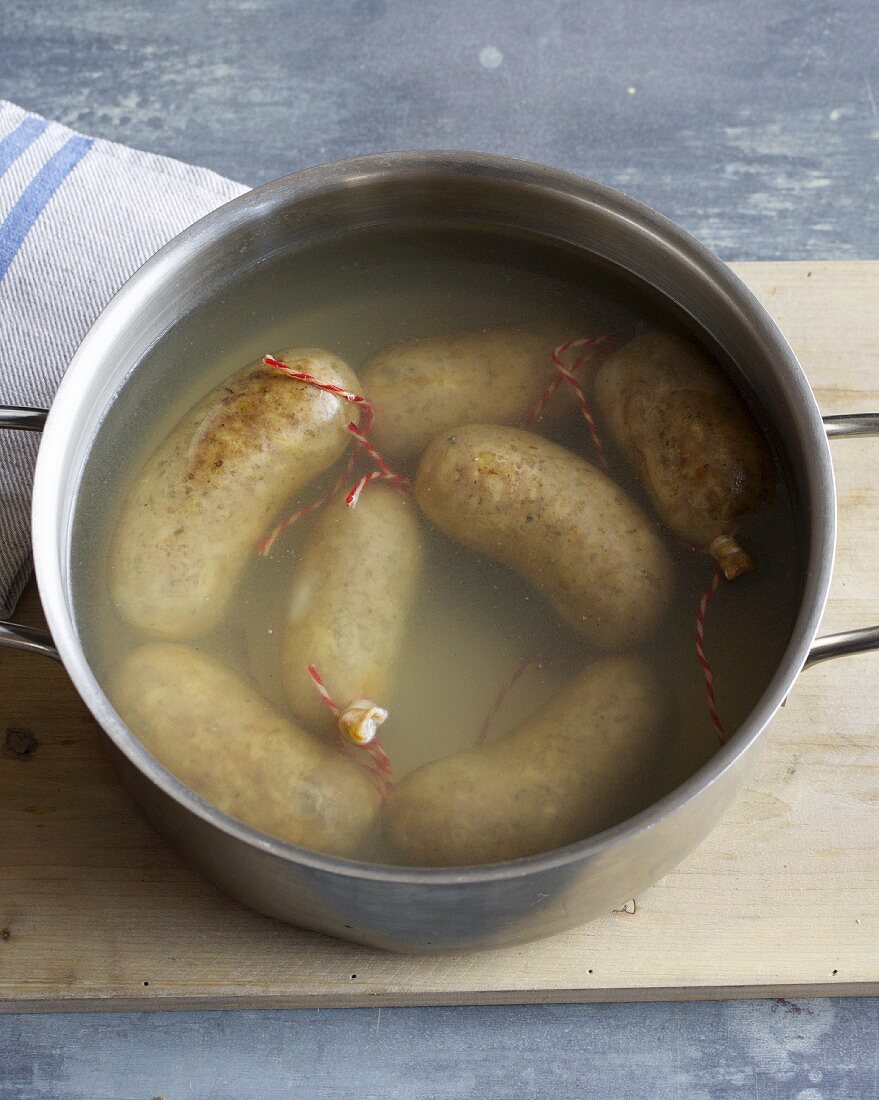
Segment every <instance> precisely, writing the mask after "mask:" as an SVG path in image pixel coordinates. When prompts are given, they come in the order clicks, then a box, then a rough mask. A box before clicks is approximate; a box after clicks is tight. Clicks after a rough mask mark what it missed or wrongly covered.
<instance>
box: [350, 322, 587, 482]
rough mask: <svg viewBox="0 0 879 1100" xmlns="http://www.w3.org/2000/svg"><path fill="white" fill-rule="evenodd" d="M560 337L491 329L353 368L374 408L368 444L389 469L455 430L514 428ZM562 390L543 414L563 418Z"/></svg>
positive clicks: (393, 352) (404, 349)
mask: <svg viewBox="0 0 879 1100" xmlns="http://www.w3.org/2000/svg"><path fill="white" fill-rule="evenodd" d="M564 338H565V337H564V336H563V335H561V334H559V333H558V332H556V331H554V330H551V329H549V328H546V329H543V328H535V329H530V328H510V329H491V330H489V331H488V332H471V333H465V334H464V335H461V336H437V337H432V338H429V339H425V340H409V341H407V342H406V343H403V344H398V345H396V346H395V347H392V348H387V349H385V350H384V351H380V352H378V353H377V354H376V355H373V356H372V357H371V358H369V359H367V361H366V362H365V363H364V364H363V365H362V367H361V368H360V372H359V373H360V378H361V381H362V383H363V386H364V392H365V393H366V396H367V397H368V398H369V399H370V401H372V403H373V405H374V406H375V412H376V419H375V427H374V429H373V440H374V442H375V444H376V446H377V447H378V449H379V451H380V452H381V453H382V454H384V455H385V456H386V457H387V458H389V459H392V460H394V461H396V462H407V461H410V460H417V459H418V458H419V456H420V455H421V453H422V452H423V451H424V449H425V447H427V445H428V443H430V441H431V440H432V439H434V438H435V436H437V435H439V433H440V432H443V431H446V430H447V429H449V428H454V427H457V426H458V425H459V424H470V423H480V424H518V423H520V422H521V421H522V419H523V418H524V417H525V416H526V415H527V414H528V413H529V412H530V411H531V410H532V409H533V408H534V407H535V405H536V403H537V401H538V400H539V399H540V396H541V394H542V393H543V392H544V390H545V389H546V387H547V385H548V384H549V383H550V382H551V381H552V379H553V377H554V376H555V368H554V367H553V365H552V352H553V349H554V348H555V347H556V346H557V345H558V344H559V343H560V342H561V341H562V340H563V339H564ZM572 409H573V404H572V399H571V397H570V394H569V393H568V392H567V387H563V389H562V390H561V392H559V393H557V394H556V395H555V396H554V398H553V400H552V402H551V403H550V404H549V405H548V406H547V415H548V416H549V417H551V418H553V419H556V418H558V416H560V415H565V414H567V413H570V411H571V410H572Z"/></svg>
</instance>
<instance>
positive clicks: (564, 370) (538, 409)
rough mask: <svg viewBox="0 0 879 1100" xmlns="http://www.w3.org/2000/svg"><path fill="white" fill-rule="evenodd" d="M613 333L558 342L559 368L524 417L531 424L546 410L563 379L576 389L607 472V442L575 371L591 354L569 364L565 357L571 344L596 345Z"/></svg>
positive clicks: (556, 360) (555, 361)
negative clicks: (605, 449)
mask: <svg viewBox="0 0 879 1100" xmlns="http://www.w3.org/2000/svg"><path fill="white" fill-rule="evenodd" d="M612 339H613V337H612V336H611V335H609V334H608V333H604V334H602V335H601V336H589V337H585V338H583V339H575V340H566V341H565V343H564V344H559V346H558V347H557V348H554V349H553V352H552V364H553V366H554V367H555V369H556V375H555V377H554V378H553V379H552V381H551V382H550V383H549V385H548V386H547V387H546V389H545V390H544V391H543V393H542V394H541V395H540V397H539V398H538V400H537V403H536V405H535V406H534V408H533V409H532V410H531V412H529V413H528V415H527V416H526V417H525V419H524V420H523V421H522V425H523V427H526V428H527V427H529V426H530V425H531V424H533V423H534V421H535V420H536V419H537V418H538V417H539V416H540V414H541V413H542V412H543V410H544V409H545V408H546V406H547V404H548V403H549V400H550V398H551V397H552V395H553V394H554V393H555V392H556V390H557V389H558V388H559V386H561V385H562V383H563V382H567V384H568V385H569V386H570V387H571V389H572V390H573V391H574V395H575V397H576V398H577V404H578V405H579V407H580V413H581V414H582V416H583V419H584V420H585V421H586V426H587V427H588V428H589V434H590V436H591V437H592V446H593V447H594V448H595V454H596V456H597V458H598V461H599V463H600V465H601V468H602V469H603V470H604V472H605V473H607V470H608V465H607V455H606V454H605V451H604V444H603V443H602V442H601V436H600V435H599V432H598V428H597V427H596V424H595V418H594V417H593V415H592V409H591V408H590V406H589V402H588V401H587V400H586V394H585V393H584V392H583V387H582V386H581V385H580V382H579V381H578V379H577V378H576V376H575V374H574V372H575V371H576V370H578V369H579V368H580V367H581V366H582V365H583V364H584V363H585V362H587V361H588V360H589V359H591V358H592V356H591V355H581V356H579V357H578V358H577V359H575V360H574V362H573V363H572V364H571V365H570V366H568V365H567V364H566V363H565V361H564V359H563V358H562V356H563V355H565V354H566V353H567V352H569V351H570V350H571V349H572V348H596V347H598V346H599V345H600V344H605V343H608V342H609V341H611V340H612Z"/></svg>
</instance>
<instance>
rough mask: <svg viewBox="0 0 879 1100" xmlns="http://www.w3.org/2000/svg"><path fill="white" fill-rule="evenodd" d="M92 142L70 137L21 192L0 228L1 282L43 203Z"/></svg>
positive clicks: (43, 206) (89, 139) (42, 207)
mask: <svg viewBox="0 0 879 1100" xmlns="http://www.w3.org/2000/svg"><path fill="white" fill-rule="evenodd" d="M92 141H93V139H92V138H85V137H80V136H79V135H78V134H77V135H76V136H75V137H72V138H70V139H69V140H68V141H67V142H66V143H65V144H64V145H62V146H61V148H60V149H59V150H58V152H57V153H56V154H55V155H54V156H53V157H52V158H51V159H50V160H48V161H47V162H46V163H45V165H43V167H42V168H41V169H40V171H39V172H38V173H37V174H36V175H35V176H34V178H33V179H32V180H31V182H30V183H29V184H28V185H27V187H25V189H24V191H22V193H21V197H20V198H19V200H18V202H17V203H16V204H15V206H13V208H12V209H11V210H10V211H9V213H8V214H7V216H6V220H5V221H4V222H3V224H2V225H0V279H2V278H3V276H4V275H5V274H6V272H7V271H8V270H9V265H10V264H11V263H12V261H13V260H14V259H15V256H16V253H17V252H18V250H19V248H21V243H22V241H23V240H24V239H25V237H26V236H27V235H28V232H29V231H30V229H31V226H33V224H34V222H35V221H36V220H37V218H38V217H39V216H40V214H42V212H43V210H44V209H45V206H46V203H47V202H48V201H49V199H51V197H52V196H53V195H54V194H55V192H56V191H57V190H58V188H59V187H60V186H61V184H62V183H63V182H64V180H65V179H66V178H67V177H68V176H69V175H70V173H71V172H72V171H73V169H74V168H75V167H76V166H77V164H79V162H80V161H81V160H82V158H83V157H84V156H85V155H86V153H87V152H88V151H89V149H91V147H92Z"/></svg>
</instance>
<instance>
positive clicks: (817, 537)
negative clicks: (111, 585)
mask: <svg viewBox="0 0 879 1100" xmlns="http://www.w3.org/2000/svg"><path fill="white" fill-rule="evenodd" d="M425 174H428V175H432V176H433V177H434V178H435V179H437V180H440V179H444V178H445V179H450V178H452V177H459V178H460V177H462V176H464V177H468V178H470V179H475V180H478V179H480V178H482V179H485V180H486V182H492V183H494V184H498V183H501V184H502V183H503V182H504V181H506V182H508V183H518V184H522V185H525V184H527V185H531V186H537V187H540V188H543V189H544V190H549V191H550V192H552V191H555V192H560V193H563V194H565V195H567V196H568V197H573V198H576V199H579V200H581V201H585V202H588V203H592V204H599V205H601V206H602V207H604V208H608V209H610V210H612V211H613V212H614V213H615V214H617V215H618V216H621V217H622V218H624V219H625V220H626V221H628V222H630V223H632V224H633V225H634V226H636V227H637V228H638V229H639V230H640V231H641V232H644V233H651V234H655V235H657V236H659V237H660V238H662V239H663V240H664V241H666V242H668V243H670V244H672V245H673V246H674V248H675V249H676V250H677V251H678V252H679V253H681V254H682V255H683V257H684V258H685V259H686V260H687V261H688V262H689V263H690V264H695V265H696V266H698V267H699V268H701V269H702V271H703V272H705V273H707V274H708V275H709V276H710V277H711V280H712V282H713V284H714V285H715V286H716V287H717V288H718V289H719V290H721V291H722V292H723V293H725V294H726V295H727V297H728V298H729V299H730V300H731V301H732V302H733V303H734V304H735V305H736V307H737V308H738V309H739V310H740V311H742V312H744V313H745V314H746V315H747V316H748V319H749V322H750V323H751V324H752V326H753V327H754V328H755V329H756V330H757V331H758V332H759V334H760V337H761V339H762V341H763V343H764V345H765V346H766V349H767V352H766V355H767V359H771V360H772V361H773V363H774V364H775V365H776V366H780V367H782V368H783V369H784V370H785V371H786V372H787V374H788V380H789V381H790V382H791V383H792V384H793V386H794V389H795V390H796V398H797V403H798V410H797V411H798V413H799V414H800V416H801V417H802V418H804V420H806V421H807V422H808V423H807V428H808V431H809V434H810V436H811V437H812V438H811V441H810V442H811V445H810V446H809V447H807V448H806V449H805V455H806V463H807V469H806V470H805V472H804V479H805V480H806V482H807V484H808V486H809V496H810V499H811V500H812V502H813V508H812V518H811V529H810V538H809V543H810V545H809V548H808V559H807V566H806V570H805V577H806V584H805V586H804V591H803V595H802V597H801V603H800V609H799V613H798V615H797V619H796V622H795V624H794V627H793V630H792V632H791V637H790V639H789V642H788V645H787V647H786V649H785V652H784V654H783V656H782V658H781V660H780V661H779V664H778V667H777V668H776V671H775V675H774V676H773V678H772V680H771V681H770V683H769V684H768V686H767V687H766V689H765V691H764V692H763V694H762V696H761V697H760V699H759V700H758V701H757V703H756V704H755V706H754V707H753V708H752V710H751V712H750V713H749V714H748V716H747V718H746V719H745V721H744V722H743V723H742V724H741V725H740V726H739V727H738V728H737V730H736V731H735V733H734V734H732V736H731V737H730V738H729V740H728V741H727V743H726V744H725V745H724V746H722V747H721V748H720V749H719V750H718V751H717V752H716V753H715V754H714V755H713V756H712V757H711V758H710V759H709V760H708V761H707V762H706V763H705V764H703V765H702V767H700V768H699V769H698V770H697V771H696V772H694V773H693V774H692V775H691V776H689V777H688V778H687V779H686V780H684V782H683V783H681V784H679V785H678V786H677V787H675V788H674V789H673V790H672V791H670V792H669V793H668V794H666V795H664V796H663V797H662V798H661V799H659V800H657V801H656V802H654V803H652V804H651V805H650V806H648V807H647V808H645V809H644V810H642V811H641V812H639V813H638V814H636V815H634V816H632V817H630V818H627V819H626V820H625V821H622V822H620V823H619V824H617V825H615V826H613V827H612V828H610V829H607V830H605V831H604V832H601V833H597V834H595V835H594V836H591V837H588V838H587V839H585V840H581V841H577V842H576V843H574V844H569V845H566V846H564V847H561V848H556V849H552V850H551V851H549V852H544V853H541V854H539V855H535V856H527V857H523V858H520V859H516V860H510V861H507V862H504V863H496V864H482V865H474V866H468V867H456V868H419V867H406V866H397V865H395V864H383V863H365V862H360V861H357V860H353V859H347V858H344V857H341V856H333V855H327V854H323V853H320V852H315V851H312V850H311V849H308V848H304V847H298V846H297V845H294V844H291V843H288V842H286V841H283V840H279V839H276V838H274V837H271V836H268V835H267V834H264V833H261V832H259V831H258V830H257V829H254V828H251V827H250V826H249V825H245V824H244V823H243V822H241V821H238V820H237V819H236V818H233V817H231V816H230V815H228V814H226V813H224V812H223V811H222V810H219V809H217V808H216V807H215V806H213V805H212V804H211V803H209V802H207V801H206V800H205V799H203V798H202V797H201V796H200V795H198V794H197V793H196V792H195V791H193V790H192V789H191V788H190V787H188V786H186V784H184V783H183V782H182V781H180V780H179V779H177V778H176V777H175V776H174V775H173V774H172V773H171V772H169V771H168V770H167V769H166V768H165V767H164V766H163V765H161V764H160V763H159V762H158V761H157V760H156V759H155V758H154V757H153V756H152V755H151V754H150V753H149V751H148V750H147V749H146V748H145V747H144V746H143V745H142V744H141V742H140V741H139V740H138V739H137V737H136V736H135V735H134V734H133V733H132V732H131V731H130V730H129V729H128V727H127V726H126V725H125V723H124V722H123V721H122V719H121V717H120V716H119V715H118V714H117V713H116V711H115V709H114V708H113V706H112V704H111V703H110V701H109V699H108V698H107V696H106V695H105V693H104V691H103V689H102V688H101V686H100V684H99V683H98V681H97V678H96V677H95V675H94V674H93V672H92V670H91V667H90V664H89V662H88V660H87V659H86V657H85V653H84V651H83V648H82V645H81V643H80V640H79V637H78V632H77V629H76V625H75V621H74V616H73V608H72V599H71V596H70V593H69V591H68V585H67V576H66V573H67V570H66V567H65V560H64V558H63V556H62V554H61V553H60V551H59V547H63V548H64V549H65V552H66V553H67V554H68V555H69V547H70V539H69V532H63V531H62V530H61V518H60V517H61V510H60V509H59V507H58V506H57V505H58V503H59V500H58V497H59V491H60V485H61V469H62V459H63V454H64V447H65V441H66V439H67V437H68V433H69V432H70V431H71V430H72V425H73V421H74V419H75V415H74V414H75V411H76V408H77V406H78V403H79V402H78V399H77V395H78V392H79V393H83V392H85V386H84V382H85V380H86V379H87V378H90V377H91V376H92V374H94V373H95V372H97V371H99V370H100V369H101V363H102V350H106V348H107V345H108V342H109V337H110V335H111V333H112V334H114V335H116V334H118V332H119V330H120V327H121V328H124V327H125V325H126V324H128V323H130V321H131V320H132V319H133V318H135V317H136V316H137V313H138V309H139V303H141V302H142V301H143V300H144V297H145V295H146V294H148V293H149V289H150V287H151V286H154V285H156V284H163V283H164V282H165V281H166V280H168V279H170V278H173V274H174V271H175V268H177V267H179V266H181V265H182V264H183V263H184V262H186V261H188V259H189V258H190V256H191V254H192V253H194V252H197V251H198V249H199V248H200V247H204V246H206V245H207V244H208V243H209V242H211V241H214V240H215V239H216V238H217V237H218V236H223V235H225V234H226V233H229V232H232V231H233V230H234V229H235V228H236V227H240V226H241V225H245V224H248V223H251V222H253V221H254V220H258V219H259V218H260V217H261V216H262V215H263V214H265V213H268V212H269V211H271V210H274V209H275V208H276V207H278V206H280V205H286V204H289V203H290V202H292V201H299V200H301V199H303V198H304V197H305V196H309V197H312V198H313V197H314V196H315V195H319V194H320V193H329V192H331V191H334V190H336V189H338V188H341V187H345V186H346V185H351V184H353V183H356V182H361V181H364V180H374V181H376V182H378V181H380V180H381V179H383V178H387V177H389V176H394V177H401V176H402V177H404V178H405V177H407V176H411V177H415V176H420V177H424V176H425ZM135 369H138V368H137V367H135ZM113 399H115V394H114V396H113V398H111V400H113ZM86 461H88V460H86ZM32 530H33V547H34V566H35V571H36V576H37V583H38V587H39V591H40V597H41V600H42V604H43V609H44V611H45V615H46V620H47V623H48V626H49V629H50V631H51V634H52V637H53V639H54V643H55V646H56V647H57V650H58V653H59V655H60V657H61V660H62V662H63V664H64V667H65V669H66V670H67V673H68V674H69V676H70V677H71V679H72V681H73V683H74V685H75V687H76V689H77V691H78V693H79V695H80V696H81V698H82V699H83V700H84V702H85V703H86V705H87V706H88V708H89V710H90V711H91V712H92V714H93V715H94V717H95V719H96V720H97V721H98V723H99V724H100V725H101V727H102V728H103V730H104V732H105V733H106V734H107V735H108V736H109V737H110V738H111V740H112V741H113V742H114V744H115V745H116V747H117V748H118V749H119V750H120V751H121V752H122V753H123V754H124V756H125V757H127V759H128V760H129V761H130V762H131V763H132V764H133V765H134V766H135V767H136V768H137V769H138V770H139V771H140V772H142V773H144V774H145V775H146V776H147V778H149V779H150V780H151V781H152V782H154V783H155V784H156V785H157V786H158V787H159V788H160V789H161V790H163V791H164V792H165V793H166V794H167V795H169V796H170V797H171V798H173V799H174V800H175V801H176V802H178V803H179V804H181V805H182V806H183V807H184V808H185V809H188V810H190V811H191V812H192V813H194V814H196V815H197V816H199V817H200V818H202V819H203V820H205V821H206V822H207V823H208V824H211V825H213V826H215V827H217V828H219V829H221V830H222V831H224V832H226V833H228V834H231V835H232V836H234V837H236V838H237V839H238V840H240V841H242V842H244V843H245V844H247V845H250V846H253V847H255V848H259V849H262V850H263V851H265V852H267V853H270V854H271V855H274V856H275V857H277V858H278V859H280V860H283V861H290V862H292V863H295V864H299V865H302V866H305V867H308V868H311V869H313V870H315V871H322V872H325V873H330V874H333V875H339V876H341V877H348V878H351V879H361V880H362V879H367V880H371V881H378V882H388V883H396V884H405V885H410V884H411V885H418V886H421V887H430V886H437V887H439V886H446V885H449V884H456V885H457V884H461V883H468V882H470V883H473V884H474V885H475V884H478V883H485V882H491V881H499V880H505V879H513V878H519V877H521V876H524V875H528V874H532V873H540V872H541V871H544V870H549V869H556V868H559V867H562V866H565V865H567V864H576V863H578V862H580V861H582V860H585V859H588V858H592V857H595V856H596V855H598V854H600V853H603V852H607V851H608V850H610V849H612V848H614V847H615V846H616V845H617V844H618V843H620V842H622V841H625V840H627V839H628V838H630V837H634V836H636V835H637V834H640V833H643V832H646V831H648V830H650V829H652V828H654V827H655V826H657V825H658V824H659V823H661V822H662V821H664V820H665V819H666V818H668V817H669V816H670V815H671V814H673V813H676V812H678V811H679V810H681V809H682V808H683V807H685V806H686V805H687V804H688V803H689V802H690V801H691V800H692V799H694V798H695V797H696V796H697V795H699V794H701V793H702V792H703V791H706V790H708V789H710V788H711V787H712V786H713V785H714V784H715V783H716V782H717V781H718V780H719V779H720V778H721V776H722V775H724V774H725V773H726V772H727V771H728V770H730V769H732V768H735V767H736V764H737V762H738V761H739V759H740V757H742V755H743V754H744V753H745V752H746V751H747V750H748V748H749V747H750V746H751V744H752V743H753V742H754V741H756V740H757V739H758V738H759V737H760V736H761V734H762V733H763V731H764V729H765V727H766V726H767V724H768V723H769V721H770V720H771V719H772V717H773V716H774V714H775V712H776V711H777V710H778V708H779V707H780V706H781V704H782V702H783V701H784V699H785V698H786V696H787V694H788V692H789V691H790V688H791V686H792V684H793V683H794V681H795V679H796V677H797V676H798V674H799V672H800V670H801V668H802V666H803V665H804V663H805V661H806V658H807V656H808V652H809V648H810V646H811V644H812V642H813V640H814V638H815V635H816V633H817V631H818V626H819V623H820V619H821V616H822V613H823V611H824V605H825V603H826V600H827V593H828V590H829V587H830V579H831V575H832V571H833V558H834V552H835V543H836V494H835V486H834V479H833V468H832V464H831V458H830V448H829V445H828V441H827V437H826V435H825V432H824V428H823V424H822V420H821V415H820V412H819V410H818V405H817V402H816V400H815V396H814V394H813V392H812V389H811V387H810V385H809V383H808V381H807V379H806V376H805V374H804V373H803V370H802V368H801V367H800V364H799V362H798V360H797V358H796V356H795V354H794V352H793V350H792V349H791V347H790V345H789V344H788V343H787V341H786V340H785V338H784V336H783V335H782V333H781V332H780V330H779V328H778V326H777V325H776V324H775V322H774V321H773V320H772V318H771V317H770V316H769V314H768V313H767V311H766V310H765V309H764V307H763V306H762V305H761V303H760V302H759V301H758V299H757V298H756V297H755V295H754V294H753V293H752V292H751V291H750V290H749V289H748V288H747V287H746V286H745V285H744V283H742V281H741V280H740V279H739V278H738V276H736V275H735V274H734V273H733V272H732V271H731V270H730V269H729V268H728V267H727V266H726V264H725V263H723V261H721V260H720V259H719V257H717V256H716V255H715V254H714V253H713V252H711V251H710V250H709V249H707V248H706V247H705V246H703V245H702V244H700V243H699V242H698V241H697V240H696V239H695V238H694V237H692V236H691V235H690V234H689V233H687V232H686V231H685V230H683V229H681V228H680V227H679V226H677V225H676V224H675V223H674V222H672V221H670V220H669V219H668V218H666V217H664V216H663V215H662V214H659V213H657V212H656V211H654V210H652V209H651V208H650V207H648V206H646V205H644V204H643V203H640V202H638V201H637V200H635V199H632V198H629V197H628V196H626V195H624V194H622V193H621V192H619V191H617V190H615V189H613V188H610V187H607V186H605V185H603V184H599V183H596V182H595V181H593V180H590V179H588V178H587V177H585V176H581V175H578V174H576V173H573V172H568V171H565V170H563V169H557V168H551V167H548V166H546V165H541V164H536V163H533V162H530V161H525V160H520V159H516V158H511V157H502V156H497V155H494V154H485V153H475V152H459V151H449V152H446V151H423V152H421V151H418V152H391V153H376V154H371V155H369V156H363V157H355V158H350V159H346V160H341V161H336V162H333V163H329V164H324V165H318V166H315V167H310V168H306V169H304V170H303V171H300V172H297V173H294V174H292V175H289V176H284V177H281V178H280V179H277V180H273V181H271V182H269V183H266V184H263V185H262V186H260V187H257V188H255V189H254V190H252V191H249V192H246V193H245V194H243V195H241V196H239V197H238V198H235V199H232V200H231V201H230V202H228V203H226V204H224V205H223V206H221V207H219V208H218V209H217V210H215V211H213V212H212V213H210V214H208V215H206V216H205V217H204V218H202V219H200V220H199V221H198V222H196V223H194V224H193V225H192V226H190V227H189V228H188V229H185V230H184V231H183V232H182V233H180V234H178V236H176V237H174V238H173V239H172V240H171V241H170V242H169V243H168V244H166V245H165V246H164V247H163V248H162V249H161V250H160V251H159V252H157V253H156V254H155V255H154V256H153V257H151V258H150V259H149V260H147V262H146V263H145V264H144V265H143V266H142V267H141V268H140V269H139V270H138V271H136V272H135V273H134V274H133V275H132V276H131V278H130V279H129V280H128V281H127V282H126V283H125V284H124V285H123V286H122V288H121V289H120V290H119V291H118V292H117V293H116V294H115V295H114V297H113V298H112V299H111V300H110V302H109V303H108V304H107V306H106V307H105V308H104V309H103V311H102V312H101V313H100V315H99V316H98V318H97V319H96V321H95V322H94V324H93V325H92V327H91V329H90V330H89V332H88V333H87V334H86V336H85V337H84V339H83V341H82V343H81V344H80V346H79V348H78V350H77V352H76V354H75V355H74V357H73V359H72V361H71V363H70V366H69V368H68V370H67V372H66V374H65V376H64V378H63V380H62V382H61V385H60V386H59V387H58V391H57V393H56V396H55V400H54V402H53V404H52V407H51V410H50V413H49V417H48V420H47V422H46V426H45V430H44V433H43V439H42V443H41V447H40V451H39V456H38V460H37V466H36V474H35V479H34V492H33V504H32Z"/></svg>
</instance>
